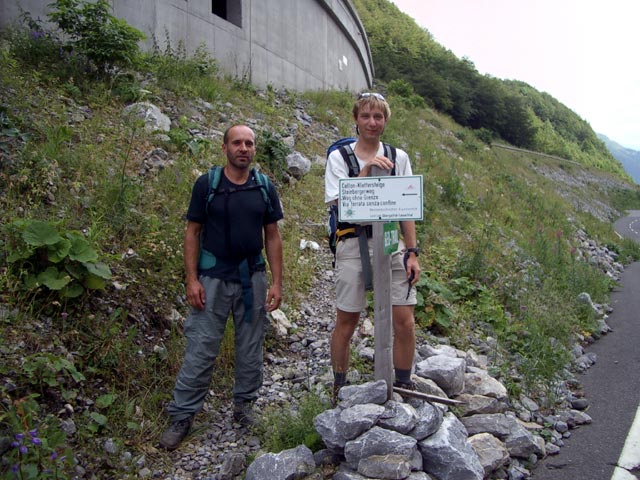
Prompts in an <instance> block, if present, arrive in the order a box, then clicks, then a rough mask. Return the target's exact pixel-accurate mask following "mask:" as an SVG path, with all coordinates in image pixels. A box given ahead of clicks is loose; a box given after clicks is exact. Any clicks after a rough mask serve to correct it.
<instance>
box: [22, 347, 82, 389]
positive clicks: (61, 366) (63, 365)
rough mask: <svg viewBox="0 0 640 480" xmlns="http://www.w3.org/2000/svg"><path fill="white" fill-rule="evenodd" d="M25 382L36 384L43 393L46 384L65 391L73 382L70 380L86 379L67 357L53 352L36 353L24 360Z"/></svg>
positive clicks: (80, 380) (78, 381)
mask: <svg viewBox="0 0 640 480" xmlns="http://www.w3.org/2000/svg"><path fill="white" fill-rule="evenodd" d="M22 371H23V373H24V380H25V383H27V384H31V385H34V386H35V387H36V388H37V389H38V390H39V391H40V392H41V393H43V392H44V388H45V386H47V387H55V388H60V389H61V390H62V391H63V396H67V395H64V392H65V391H66V390H67V386H68V385H70V384H71V382H70V381H69V380H73V381H74V382H76V383H81V382H83V381H84V380H85V378H84V375H82V373H80V372H79V371H78V370H77V369H76V367H75V365H74V364H73V363H71V362H70V361H69V360H67V359H66V358H62V357H60V356H57V355H54V354H51V353H36V354H33V355H29V356H27V357H25V358H24V359H23V361H22Z"/></svg>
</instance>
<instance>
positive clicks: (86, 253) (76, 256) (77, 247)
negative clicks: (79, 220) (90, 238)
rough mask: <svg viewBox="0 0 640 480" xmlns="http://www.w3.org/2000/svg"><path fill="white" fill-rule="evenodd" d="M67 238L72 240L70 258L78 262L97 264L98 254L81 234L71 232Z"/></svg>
mask: <svg viewBox="0 0 640 480" xmlns="http://www.w3.org/2000/svg"><path fill="white" fill-rule="evenodd" d="M66 236H67V238H68V239H69V240H71V250H70V251H69V258H70V259H71V260H75V261H77V262H95V261H96V260H98V253H97V252H96V251H95V250H94V249H93V248H91V246H90V245H89V242H87V240H86V239H85V238H84V237H83V236H82V235H80V234H79V233H75V232H69V233H67V235H66Z"/></svg>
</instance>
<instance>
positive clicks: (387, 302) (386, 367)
mask: <svg viewBox="0 0 640 480" xmlns="http://www.w3.org/2000/svg"><path fill="white" fill-rule="evenodd" d="M371 170H372V171H371V176H372V177H382V176H388V175H389V173H390V171H389V170H382V169H380V168H378V167H373V168H372V169H371ZM383 224H384V222H373V227H372V231H373V232H372V233H373V237H372V247H373V263H372V269H373V305H374V309H373V310H374V314H373V322H374V344H375V353H374V355H375V356H374V374H375V379H376V380H380V379H382V380H385V381H386V382H387V399H388V400H390V399H391V396H392V395H393V379H394V373H393V317H392V315H393V312H392V308H391V255H385V253H384V232H383V229H384V226H383Z"/></svg>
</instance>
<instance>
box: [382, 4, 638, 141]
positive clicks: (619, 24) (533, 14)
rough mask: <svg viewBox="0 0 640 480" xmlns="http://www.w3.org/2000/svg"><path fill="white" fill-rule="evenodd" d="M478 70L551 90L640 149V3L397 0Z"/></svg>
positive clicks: (600, 129)
mask: <svg viewBox="0 0 640 480" xmlns="http://www.w3.org/2000/svg"><path fill="white" fill-rule="evenodd" d="M391 1H392V2H393V3H395V4H396V6H397V7H398V8H399V9H400V10H401V11H403V12H404V13H406V14H408V15H409V16H411V17H412V18H413V19H414V20H415V21H416V23H417V24H418V25H420V26H421V27H424V28H426V29H427V30H428V31H429V32H430V33H431V35H433V37H434V39H435V40H436V41H437V42H438V43H439V44H441V45H442V46H443V47H445V48H447V49H448V50H451V51H452V52H453V53H454V54H455V55H456V56H457V57H458V58H463V57H466V58H468V59H469V60H471V62H473V64H474V65H475V67H476V69H477V70H478V72H480V73H481V74H483V75H484V74H488V75H491V76H493V77H496V78H501V79H513V80H521V81H523V82H526V83H528V84H529V85H531V86H532V87H534V88H535V89H536V90H539V91H541V92H547V93H548V94H550V95H551V96H553V97H554V98H556V99H557V100H558V101H560V102H561V103H563V104H564V105H566V106H567V107H568V108H570V109H571V110H573V111H574V112H575V113H577V114H578V115H579V116H580V117H582V118H583V119H584V120H586V121H587V122H589V124H590V125H591V127H592V128H593V130H594V131H595V132H596V133H601V134H604V135H606V136H607V137H609V138H610V139H611V140H613V141H615V142H617V143H619V144H620V145H622V146H624V147H627V148H631V149H634V150H640V51H639V47H640V0H606V1H605V0H391Z"/></svg>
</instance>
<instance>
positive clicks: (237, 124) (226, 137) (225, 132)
mask: <svg viewBox="0 0 640 480" xmlns="http://www.w3.org/2000/svg"><path fill="white" fill-rule="evenodd" d="M235 127H247V128H248V129H249V130H251V132H252V133H253V140H254V141H255V139H256V132H254V131H253V128H251V127H250V126H249V125H245V124H244V123H236V124H235V125H231V126H230V127H229V128H227V129H226V130H225V131H224V135H223V137H222V143H224V144H225V145H227V143H228V142H229V132H230V131H231V129H232V128H235Z"/></svg>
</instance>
